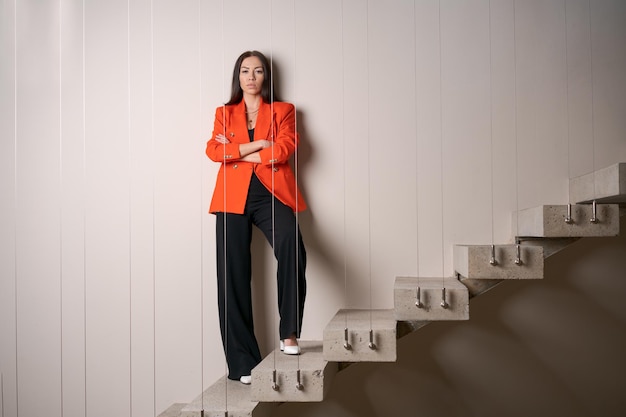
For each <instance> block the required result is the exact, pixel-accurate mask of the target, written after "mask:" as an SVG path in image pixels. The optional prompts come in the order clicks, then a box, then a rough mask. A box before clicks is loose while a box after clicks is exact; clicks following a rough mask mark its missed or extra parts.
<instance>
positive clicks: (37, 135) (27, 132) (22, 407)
mask: <svg viewBox="0 0 626 417" xmlns="http://www.w3.org/2000/svg"><path fill="white" fill-rule="evenodd" d="M58 18H59V11H58V4H42V3H40V2H19V3H18V4H17V45H18V49H17V73H18V74H19V75H18V78H17V150H16V155H17V157H16V168H17V169H16V175H17V178H16V188H17V202H16V207H17V218H16V230H17V240H16V254H17V258H16V259H17V262H16V268H17V328H18V330H17V350H18V355H17V368H18V386H17V389H18V392H19V404H18V406H19V413H20V414H21V415H38V414H47V415H50V416H60V415H61V373H60V369H61V326H60V324H61V321H60V317H61V314H60V313H61V306H60V302H61V301H60V291H61V269H60V253H61V252H60V214H59V213H60V198H59V191H60V188H59V184H60V170H59V158H60V141H59V132H60V129H59V114H60V113H59V110H60V106H59V26H58ZM41 387H46V390H43V391H42V390H41ZM34 399H37V400H36V401H34Z"/></svg>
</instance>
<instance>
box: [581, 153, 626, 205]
mask: <svg viewBox="0 0 626 417" xmlns="http://www.w3.org/2000/svg"><path fill="white" fill-rule="evenodd" d="M569 195H570V202H571V203H589V202H591V201H593V200H596V201H597V202H598V203H618V204H626V163H625V162H619V163H616V164H613V165H610V166H608V167H605V168H601V169H598V170H596V171H594V172H590V173H588V174H584V175H580V176H578V177H575V178H572V179H570V181H569Z"/></svg>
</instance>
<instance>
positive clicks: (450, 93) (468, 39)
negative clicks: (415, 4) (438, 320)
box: [441, 0, 492, 276]
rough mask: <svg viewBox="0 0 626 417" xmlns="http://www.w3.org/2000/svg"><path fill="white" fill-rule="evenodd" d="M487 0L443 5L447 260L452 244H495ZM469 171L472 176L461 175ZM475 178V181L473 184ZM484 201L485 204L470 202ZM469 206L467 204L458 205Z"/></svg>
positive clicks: (449, 272) (448, 261)
mask: <svg viewBox="0 0 626 417" xmlns="http://www.w3.org/2000/svg"><path fill="white" fill-rule="evenodd" d="M489 42H490V39H489V2H488V1H482V0H477V1H471V2H463V3H459V2H442V4H441V47H442V52H441V53H442V58H441V77H442V92H441V95H442V97H441V100H442V118H443V131H442V141H443V152H444V155H443V164H444V167H443V171H444V175H443V193H444V197H443V204H444V207H443V211H444V236H445V246H444V251H445V252H444V261H445V264H446V266H445V270H446V275H447V276H449V275H451V274H452V273H453V272H454V271H453V269H452V268H451V265H450V264H451V261H452V245H454V244H455V243H469V242H468V241H466V240H465V239H467V237H469V236H471V237H472V239H473V242H476V243H482V244H486V243H491V228H492V225H491V218H492V216H491V213H492V209H491V204H492V195H491V186H492V175H491V159H492V155H491V153H492V149H491V137H490V136H491V125H490V124H491V102H490V94H491V91H490V88H491V87H490V78H489V77H490V71H491V68H490V60H489ZM459 172H466V173H467V174H468V175H458V173H459ZM470 178H471V180H470ZM473 201H481V202H482V204H480V205H477V204H472V203H471V202H473ZM459 202H466V203H469V204H459Z"/></svg>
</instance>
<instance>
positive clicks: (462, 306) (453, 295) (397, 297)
mask: <svg viewBox="0 0 626 417" xmlns="http://www.w3.org/2000/svg"><path fill="white" fill-rule="evenodd" d="M418 289H419V291H418ZM444 289H445V291H444ZM418 292H419V304H420V306H418V305H416V303H417V301H418V297H417V295H418ZM444 293H445V306H442V303H443V302H444V299H443V295H444ZM394 305H395V317H396V320H401V321H443V320H468V319H469V292H468V290H467V287H466V286H465V285H463V284H462V283H461V282H460V281H459V280H458V279H456V278H423V277H420V278H418V277H396V282H395V286H394Z"/></svg>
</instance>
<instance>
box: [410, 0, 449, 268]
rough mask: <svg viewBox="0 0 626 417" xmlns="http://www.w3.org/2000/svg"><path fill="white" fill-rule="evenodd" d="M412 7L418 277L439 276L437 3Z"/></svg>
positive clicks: (439, 193) (439, 115)
mask: <svg viewBox="0 0 626 417" xmlns="http://www.w3.org/2000/svg"><path fill="white" fill-rule="evenodd" d="M415 4H416V10H415V37H416V39H415V41H416V54H417V59H416V68H415V73H416V76H415V77H416V87H417V108H416V111H417V114H416V116H415V117H416V118H417V132H416V133H417V141H418V142H417V143H418V149H417V155H418V159H417V165H418V173H417V175H418V176H417V182H418V184H417V187H418V189H419V196H418V201H417V204H418V209H417V212H418V217H419V224H418V235H419V236H418V237H419V241H418V248H419V269H420V275H421V276H441V275H442V274H443V272H444V271H443V270H442V265H443V263H442V255H443V253H442V250H441V248H442V239H443V233H442V230H441V218H442V215H443V210H442V206H441V200H442V198H441V193H442V191H443V188H442V172H441V170H442V168H441V134H442V132H441V94H440V90H441V89H440V84H441V66H440V61H441V55H440V54H441V50H440V47H439V46H440V42H439V2H438V1H436V0H431V1H428V2H421V1H418V2H416V3H415Z"/></svg>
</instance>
